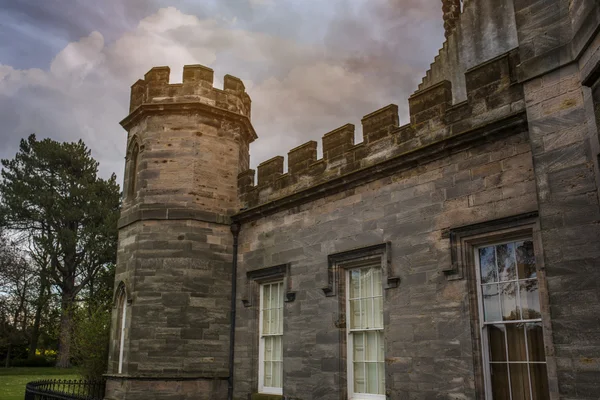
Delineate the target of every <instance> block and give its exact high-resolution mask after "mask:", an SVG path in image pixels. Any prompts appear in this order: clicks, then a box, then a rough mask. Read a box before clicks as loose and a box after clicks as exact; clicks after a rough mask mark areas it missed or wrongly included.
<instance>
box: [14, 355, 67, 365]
mask: <svg viewBox="0 0 600 400" xmlns="http://www.w3.org/2000/svg"><path fill="white" fill-rule="evenodd" d="M54 364H56V357H54V358H46V357H44V356H37V355H36V356H34V357H33V358H20V359H17V360H13V361H12V362H11V367H52V366H54Z"/></svg>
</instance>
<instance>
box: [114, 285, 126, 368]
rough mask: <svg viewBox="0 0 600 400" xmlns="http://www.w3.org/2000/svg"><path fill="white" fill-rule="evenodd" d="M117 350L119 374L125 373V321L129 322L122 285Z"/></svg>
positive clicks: (120, 288) (118, 303)
mask: <svg viewBox="0 0 600 400" xmlns="http://www.w3.org/2000/svg"><path fill="white" fill-rule="evenodd" d="M117 310H118V314H117V335H116V338H117V349H118V357H119V363H118V367H117V373H119V374H121V373H123V353H124V349H125V326H126V324H125V321H126V320H127V293H126V292H125V285H123V284H121V285H120V287H119V292H118V294H117Z"/></svg>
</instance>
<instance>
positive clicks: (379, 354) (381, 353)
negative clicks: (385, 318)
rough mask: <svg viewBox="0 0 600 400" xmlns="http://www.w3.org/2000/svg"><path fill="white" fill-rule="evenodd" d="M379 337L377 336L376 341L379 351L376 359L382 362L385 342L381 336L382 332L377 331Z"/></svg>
mask: <svg viewBox="0 0 600 400" xmlns="http://www.w3.org/2000/svg"><path fill="white" fill-rule="evenodd" d="M377 334H378V335H379V337H378V338H377V343H379V352H378V354H377V361H380V362H384V361H385V348H384V347H385V343H384V338H383V332H377Z"/></svg>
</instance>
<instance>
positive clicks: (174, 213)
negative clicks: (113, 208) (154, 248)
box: [118, 206, 231, 229]
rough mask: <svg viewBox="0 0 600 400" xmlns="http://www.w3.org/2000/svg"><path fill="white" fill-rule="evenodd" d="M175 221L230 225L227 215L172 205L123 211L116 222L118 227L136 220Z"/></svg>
mask: <svg viewBox="0 0 600 400" xmlns="http://www.w3.org/2000/svg"><path fill="white" fill-rule="evenodd" d="M152 220H154V221H163V220H169V221H176V220H194V221H202V222H208V223H212V224H217V225H227V226H229V225H231V218H230V217H228V216H227V215H223V214H217V213H213V212H210V211H204V210H195V209H189V208H188V209H186V208H172V207H160V206H157V207H152V208H144V209H141V210H135V211H131V212H127V213H123V214H122V216H121V218H120V219H119V222H118V229H121V228H124V227H126V226H128V225H131V224H133V223H135V222H138V221H152Z"/></svg>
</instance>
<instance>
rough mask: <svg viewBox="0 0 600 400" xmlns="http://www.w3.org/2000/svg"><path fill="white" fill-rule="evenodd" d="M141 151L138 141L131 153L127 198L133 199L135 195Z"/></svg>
mask: <svg viewBox="0 0 600 400" xmlns="http://www.w3.org/2000/svg"><path fill="white" fill-rule="evenodd" d="M139 153H140V147H139V146H138V144H137V143H134V145H133V147H132V149H131V153H130V154H129V174H128V180H129V182H128V183H127V186H128V187H127V198H129V199H132V198H134V197H135V191H136V184H137V172H138V156H139Z"/></svg>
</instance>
